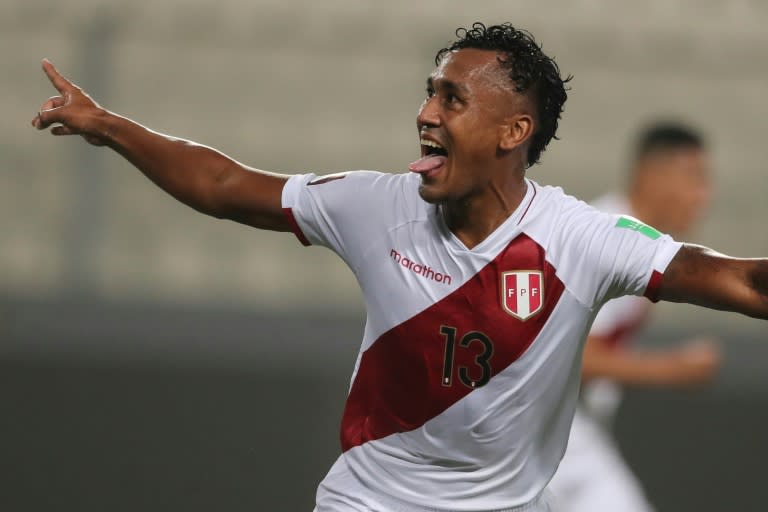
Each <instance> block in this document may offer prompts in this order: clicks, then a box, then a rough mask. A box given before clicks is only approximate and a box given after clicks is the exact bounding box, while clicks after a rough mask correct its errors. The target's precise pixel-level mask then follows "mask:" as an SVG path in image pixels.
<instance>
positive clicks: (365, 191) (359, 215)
mask: <svg viewBox="0 0 768 512" xmlns="http://www.w3.org/2000/svg"><path fill="white" fill-rule="evenodd" d="M395 176H396V175H391V174H384V173H379V172H373V171H352V172H346V173H339V174H332V175H327V176H321V177H318V176H316V175H314V174H299V175H295V176H292V177H291V178H290V179H289V180H288V181H287V182H286V184H285V186H284V188H283V194H282V206H283V213H284V214H285V216H286V218H287V220H288V222H289V224H290V225H291V229H292V231H293V232H294V234H295V235H296V237H297V238H298V239H299V241H300V242H301V243H302V244H303V245H319V246H323V247H327V248H329V249H331V250H332V251H334V252H335V253H337V254H338V255H339V256H340V257H341V258H342V259H343V260H344V261H346V262H347V264H348V265H350V267H352V269H353V270H355V269H356V268H357V264H358V263H359V260H360V258H362V256H363V254H364V253H365V250H366V249H367V248H368V247H369V246H370V244H371V242H372V240H373V239H374V237H376V236H377V233H378V234H379V235H380V234H381V229H382V228H385V226H386V222H387V212H388V211H391V209H392V208H394V203H395V201H396V199H397V198H396V196H397V194H398V191H399V189H400V187H399V183H398V180H396V179H394V178H395Z"/></svg>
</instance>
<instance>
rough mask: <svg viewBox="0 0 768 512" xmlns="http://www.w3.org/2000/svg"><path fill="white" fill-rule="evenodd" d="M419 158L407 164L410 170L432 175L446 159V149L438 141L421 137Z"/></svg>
mask: <svg viewBox="0 0 768 512" xmlns="http://www.w3.org/2000/svg"><path fill="white" fill-rule="evenodd" d="M420 142H421V158H419V159H418V160H416V161H415V162H413V163H412V164H411V165H409V166H408V169H409V170H410V171H411V172H417V173H419V174H421V175H423V176H424V175H426V176H433V175H435V174H437V173H438V172H439V170H440V169H441V168H442V167H443V165H445V162H446V161H447V160H448V151H446V149H445V148H444V147H443V146H442V145H441V144H440V143H438V142H435V141H433V140H429V139H426V138H422V139H421V141H420Z"/></svg>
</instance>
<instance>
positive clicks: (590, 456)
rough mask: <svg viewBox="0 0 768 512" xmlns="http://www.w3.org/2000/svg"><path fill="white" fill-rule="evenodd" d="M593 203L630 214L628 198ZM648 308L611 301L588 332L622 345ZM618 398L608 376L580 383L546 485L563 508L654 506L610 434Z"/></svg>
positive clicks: (566, 511) (571, 511) (588, 511)
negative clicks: (564, 442) (564, 446)
mask: <svg viewBox="0 0 768 512" xmlns="http://www.w3.org/2000/svg"><path fill="white" fill-rule="evenodd" d="M592 205H593V206H595V207H596V208H598V209H599V210H601V211H604V212H609V213H615V214H631V213H632V212H631V208H630V205H629V202H628V201H627V200H626V199H625V198H624V197H623V196H619V195H616V194H608V195H605V196H603V197H601V198H599V199H597V200H596V201H594V202H593V203H592ZM650 308H651V303H650V302H648V301H647V300H645V299H644V298H642V297H635V296H631V295H627V296H624V297H619V298H617V299H614V300H611V301H609V302H608V303H607V304H606V305H605V306H604V307H603V308H602V309H601V310H600V312H599V313H598V315H597V318H596V319H595V322H594V324H593V325H592V330H591V331H590V334H592V335H597V336H600V337H602V338H603V339H604V340H605V342H607V343H608V345H609V346H610V347H611V348H612V349H613V350H625V349H626V347H627V345H628V344H629V343H630V342H631V341H632V340H633V338H634V336H635V334H636V332H637V331H638V330H639V329H640V328H641V327H642V325H643V324H644V323H645V320H646V318H647V316H648V314H649V312H650V311H649V310H650ZM621 397H622V391H621V387H620V386H619V384H617V383H615V382H613V381H612V380H610V379H605V378H596V379H592V380H590V381H589V382H586V383H584V384H583V385H582V388H581V400H580V404H579V407H578V408H577V411H576V415H575V417H574V420H573V425H572V426H571V433H570V437H569V440H568V450H567V451H566V453H565V456H564V457H563V460H562V461H561V464H560V467H559V468H558V470H557V473H556V474H555V476H554V478H553V479H552V481H551V482H550V485H549V489H550V490H551V491H552V492H553V493H554V494H555V496H556V498H558V502H559V503H560V504H561V505H562V511H563V512H604V511H615V510H620V511H622V512H651V511H652V510H653V507H652V506H651V505H650V504H649V502H648V500H647V498H646V497H645V494H644V492H643V489H642V485H641V484H640V482H639V481H638V480H637V478H636V477H635V476H634V475H633V474H632V471H631V470H630V469H629V467H628V466H627V464H626V463H625V462H624V460H623V459H622V456H621V452H620V451H619V449H618V447H617V445H616V442H615V441H614V440H613V437H612V436H611V434H610V430H611V426H612V423H613V420H614V417H615V415H616V411H617V410H618V407H619V404H620V402H621Z"/></svg>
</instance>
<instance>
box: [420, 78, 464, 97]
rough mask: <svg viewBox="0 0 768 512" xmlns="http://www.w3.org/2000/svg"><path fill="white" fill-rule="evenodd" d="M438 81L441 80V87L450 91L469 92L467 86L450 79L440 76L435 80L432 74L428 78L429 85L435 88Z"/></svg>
mask: <svg viewBox="0 0 768 512" xmlns="http://www.w3.org/2000/svg"><path fill="white" fill-rule="evenodd" d="M436 82H439V84H440V88H441V89H445V90H446V91H448V92H458V93H459V94H467V93H468V92H469V90H468V89H467V88H466V87H464V86H463V85H461V84H459V83H456V82H454V81H452V80H448V79H446V78H438V79H437V80H435V79H434V78H432V77H431V76H430V77H429V78H427V87H429V88H430V89H434V88H435V83H436Z"/></svg>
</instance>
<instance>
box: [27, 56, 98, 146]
mask: <svg viewBox="0 0 768 512" xmlns="http://www.w3.org/2000/svg"><path fill="white" fill-rule="evenodd" d="M43 71H44V72H45V74H46V75H47V76H48V79H49V80H50V81H51V83H52V84H53V86H54V87H55V88H56V90H57V91H58V92H59V95H58V96H53V97H51V98H49V99H48V100H46V101H45V102H44V103H43V104H42V106H41V107H40V110H39V111H38V113H37V115H36V116H35V118H34V119H32V126H34V127H35V128H37V129H38V130H45V129H46V128H48V127H49V126H51V125H54V126H53V128H51V133H52V134H53V135H81V136H82V137H83V138H84V139H85V140H87V141H88V142H89V143H91V144H93V145H96V146H103V145H104V144H106V143H107V142H108V139H109V133H108V130H107V128H106V123H105V122H104V118H105V117H106V116H105V114H106V111H105V110H104V109H103V108H101V106H100V105H99V104H98V103H96V102H95V101H94V100H93V99H91V97H90V96H88V95H87V94H86V93H85V92H83V90H82V89H80V88H79V87H77V86H76V85H75V84H73V83H72V82H70V81H69V80H67V79H66V78H64V77H63V76H62V75H61V74H60V73H59V72H58V71H57V70H56V68H55V67H54V66H53V64H51V62H50V61H49V60H48V59H43Z"/></svg>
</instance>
